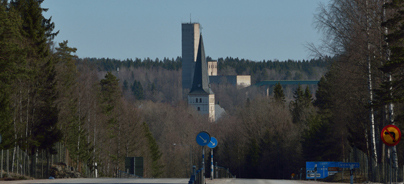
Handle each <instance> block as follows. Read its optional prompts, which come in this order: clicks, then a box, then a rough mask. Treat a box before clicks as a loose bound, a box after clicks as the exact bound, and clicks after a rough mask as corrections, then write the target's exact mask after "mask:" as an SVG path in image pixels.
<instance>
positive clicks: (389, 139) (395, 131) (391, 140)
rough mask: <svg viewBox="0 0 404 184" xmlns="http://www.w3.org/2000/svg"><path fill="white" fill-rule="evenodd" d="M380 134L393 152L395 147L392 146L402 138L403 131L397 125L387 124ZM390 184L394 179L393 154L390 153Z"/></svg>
mask: <svg viewBox="0 0 404 184" xmlns="http://www.w3.org/2000/svg"><path fill="white" fill-rule="evenodd" d="M380 136H381V138H382V141H383V143H384V144H385V145H387V146H390V148H389V152H390V153H392V151H393V149H392V148H391V147H393V146H395V145H397V144H398V143H399V142H400V140H401V131H400V129H399V128H398V127H397V126H395V125H387V126H385V127H384V128H383V129H382V132H381V133H380ZM389 160H390V184H391V180H392V168H391V164H392V155H390V159H389ZM395 167H397V166H395Z"/></svg>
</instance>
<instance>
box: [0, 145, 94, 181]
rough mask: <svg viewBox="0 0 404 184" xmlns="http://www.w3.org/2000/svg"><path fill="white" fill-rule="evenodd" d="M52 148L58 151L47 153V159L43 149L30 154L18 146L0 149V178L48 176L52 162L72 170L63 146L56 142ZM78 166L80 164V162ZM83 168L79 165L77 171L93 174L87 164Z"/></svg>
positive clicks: (71, 163)
mask: <svg viewBox="0 0 404 184" xmlns="http://www.w3.org/2000/svg"><path fill="white" fill-rule="evenodd" d="M54 149H56V150H57V152H58V153H57V154H49V159H48V158H47V155H46V152H45V151H37V152H36V153H35V154H34V155H31V156H30V155H28V154H27V152H26V151H25V150H22V149H20V147H18V146H17V147H14V148H11V149H8V150H0V178H4V177H8V178H9V177H13V178H23V177H33V178H49V176H50V175H49V174H50V173H51V166H54V164H61V165H65V167H66V169H69V170H74V169H73V167H69V165H70V166H72V165H73V161H72V160H70V158H69V153H68V151H67V150H66V149H65V147H64V146H63V145H62V144H60V143H57V144H56V145H55V147H54ZM79 166H81V164H80V163H79ZM76 167H77V166H76ZM83 168H84V169H85V171H82V169H81V167H79V171H82V172H81V173H83V175H82V176H84V177H89V176H90V175H92V174H93V173H92V172H90V168H89V167H88V166H86V165H84V166H83ZM47 173H49V174H47ZM64 177H70V176H64Z"/></svg>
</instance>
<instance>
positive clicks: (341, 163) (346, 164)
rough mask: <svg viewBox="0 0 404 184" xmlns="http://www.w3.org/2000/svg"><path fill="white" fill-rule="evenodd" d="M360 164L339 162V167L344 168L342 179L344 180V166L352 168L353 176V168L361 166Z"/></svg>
mask: <svg viewBox="0 0 404 184" xmlns="http://www.w3.org/2000/svg"><path fill="white" fill-rule="evenodd" d="M359 166H360V164H359V163H358V162H340V163H339V164H338V167H339V168H341V169H342V173H341V174H342V181H343V179H344V168H348V169H350V174H351V175H350V176H351V178H352V177H353V175H352V174H353V173H352V172H353V170H352V169H354V168H359Z"/></svg>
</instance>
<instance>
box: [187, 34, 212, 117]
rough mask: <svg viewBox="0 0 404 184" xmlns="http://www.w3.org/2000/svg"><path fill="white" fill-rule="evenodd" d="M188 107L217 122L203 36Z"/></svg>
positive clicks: (200, 40)
mask: <svg viewBox="0 0 404 184" xmlns="http://www.w3.org/2000/svg"><path fill="white" fill-rule="evenodd" d="M188 105H190V106H193V107H195V109H196V110H197V111H198V112H199V113H200V114H207V115H208V116H209V119H210V120H211V121H215V94H214V93H213V91H212V89H210V84H209V75H208V63H207V62H206V57H205V49H204V46H203V40H202V35H200V38H199V46H198V54H197V57H196V63H195V70H194V77H193V82H192V88H191V91H190V92H189V94H188Z"/></svg>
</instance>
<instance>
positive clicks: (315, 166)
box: [314, 164, 317, 181]
mask: <svg viewBox="0 0 404 184" xmlns="http://www.w3.org/2000/svg"><path fill="white" fill-rule="evenodd" d="M314 181H317V164H315V165H314Z"/></svg>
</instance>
